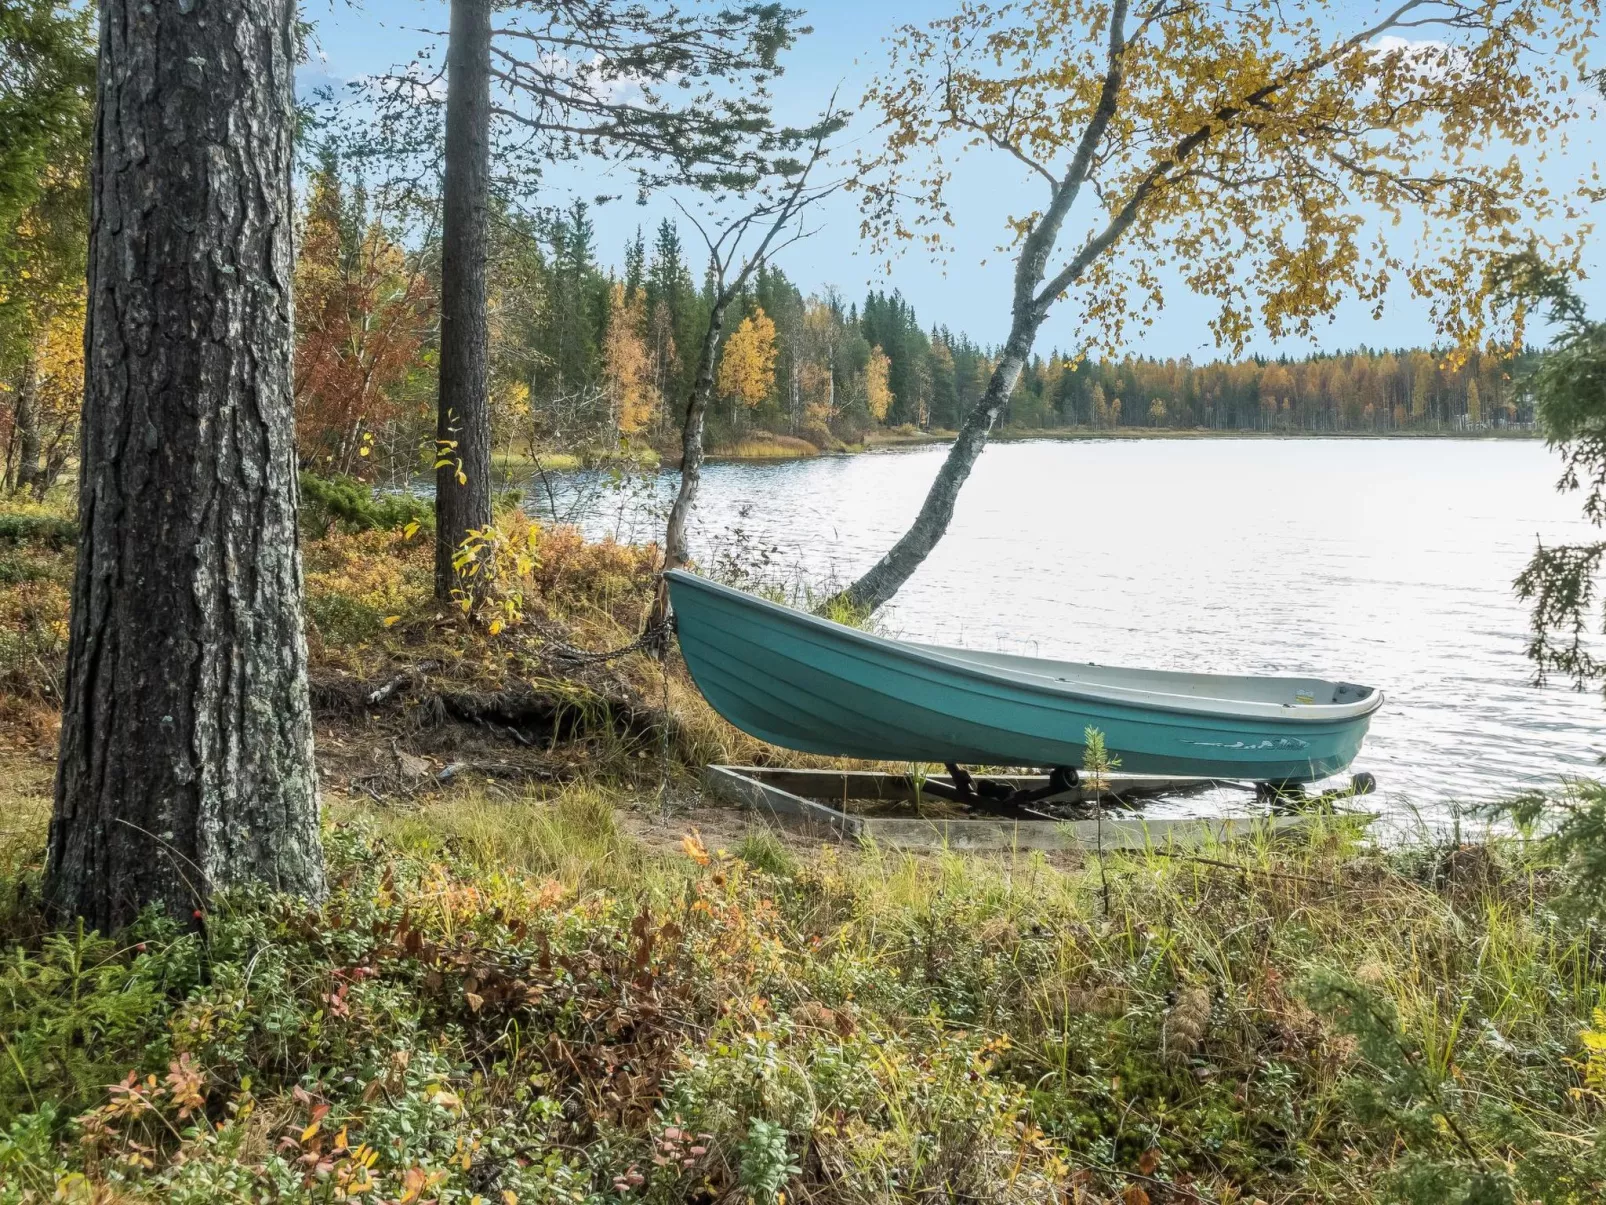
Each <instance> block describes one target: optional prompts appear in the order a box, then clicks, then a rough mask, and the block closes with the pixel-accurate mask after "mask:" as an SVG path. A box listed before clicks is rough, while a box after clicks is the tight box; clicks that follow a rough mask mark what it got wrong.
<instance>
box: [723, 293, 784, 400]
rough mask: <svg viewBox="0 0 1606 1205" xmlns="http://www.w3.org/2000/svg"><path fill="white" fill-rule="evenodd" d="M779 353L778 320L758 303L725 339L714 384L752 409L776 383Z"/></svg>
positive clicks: (729, 396) (724, 394)
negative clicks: (776, 341)
mask: <svg viewBox="0 0 1606 1205" xmlns="http://www.w3.org/2000/svg"><path fill="white" fill-rule="evenodd" d="M776 354H777V352H776V347H775V323H774V321H773V320H772V319H771V318H770V316H769V315H768V314H766V313H765V312H764V311H763V309H762V308H759V307H756V306H755V307H754V309H753V312H752V313H751V314H749V315H747V317H745V318H743V319H742V320H741V322H740V323H738V324H737V327H736V329H735V330H734V331H732V332H731V336H730V338H729V339H727V340H726V341H725V354H724V356H723V358H721V360H720V362H719V376H718V379H717V380H716V381H715V385H714V387H715V389H716V390H717V391H718V393H719V396H720V397H723V398H726V399H728V400H729V401H731V402H732V403H733V404H740V405H741V406H744V407H746V408H747V409H749V410H751V409H752V408H753V407H754V406H757V405H758V404H759V403H760V402H762V401H763V400H764V399H765V398H766V397H768V396H769V392H770V388H771V386H772V385H773V384H774V383H775V357H776Z"/></svg>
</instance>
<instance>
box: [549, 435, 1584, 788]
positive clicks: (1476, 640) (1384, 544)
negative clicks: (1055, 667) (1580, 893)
mask: <svg viewBox="0 0 1606 1205" xmlns="http://www.w3.org/2000/svg"><path fill="white" fill-rule="evenodd" d="M946 450H947V449H946V448H945V447H933V448H921V449H917V450H911V451H888V452H878V453H872V454H866V455H859V456H843V457H822V458H820V459H816V460H807V461H790V462H784V463H775V464H753V463H744V464H715V465H710V466H708V468H707V469H706V470H705V476H704V484H703V491H702V497H701V501H700V504H699V506H698V509H697V511H696V514H695V519H694V523H693V526H692V532H691V535H692V542H693V550H694V554H695V555H696V556H698V557H699V558H700V559H702V560H704V561H705V562H707V561H710V560H712V559H715V558H717V557H719V556H720V555H721V554H722V553H726V554H731V555H736V556H739V557H741V558H743V559H744V560H745V561H747V562H748V563H752V561H753V559H754V558H755V556H757V555H760V554H761V553H762V552H764V551H768V555H769V561H768V562H767V566H766V569H765V572H766V573H767V574H768V575H769V576H770V577H772V578H776V579H781V580H788V581H799V580H803V581H809V582H815V583H820V582H826V581H832V580H834V581H837V582H845V581H849V580H852V578H853V577H854V576H855V575H857V574H858V573H859V572H860V571H861V570H863V569H864V568H866V567H867V566H869V565H870V564H872V563H873V562H874V561H875V560H876V558H877V557H879V556H880V555H881V554H882V553H883V552H884V551H885V550H886V549H887V548H888V547H889V546H890V544H891V543H892V541H893V540H895V539H896V538H897V536H898V535H899V534H901V533H902V532H903V530H904V528H905V526H906V525H907V523H908V521H909V520H910V518H911V517H912V516H913V515H914V513H915V511H916V509H917V508H918V507H919V504H920V501H921V499H922V498H923V496H924V494H925V490H926V487H927V485H928V484H929V482H930V480H931V477H932V474H933V472H934V471H935V470H936V468H937V465H938V464H939V462H940V461H941V459H942V457H943V456H944V455H945V453H946ZM1558 475H1559V462H1558V460H1557V457H1556V455H1555V454H1554V453H1552V452H1550V451H1548V450H1547V449H1546V448H1545V447H1544V446H1543V445H1542V444H1540V443H1538V442H1537V441H1532V442H1530V441H1493V440H1484V441H1480V440H1376V439H1371V440H1368V439H1354V440H1349V439H1277V440H1271V439H1264V440H1262V439H1255V440H1231V439H1176V440H1086V441H1074V442H1071V441H1051V440H1042V441H1030V442H1018V443H999V444H994V445H992V446H991V447H989V448H988V449H987V450H986V452H985V453H984V454H983V455H982V457H981V460H980V462H979V463H978V464H977V466H976V470H975V472H974V474H973V475H972V476H971V479H970V481H969V482H968V483H967V484H966V486H965V488H964V491H963V492H962V493H961V495H960V499H959V507H958V511H957V513H956V514H955V516H954V521H953V525H952V526H951V527H950V529H949V531H948V535H947V537H946V538H945V539H944V540H943V541H942V543H941V544H939V545H938V547H937V550H936V551H935V552H934V553H933V554H932V556H931V558H930V559H929V560H928V561H927V562H926V564H925V565H924V566H923V567H922V568H921V569H920V571H919V572H918V573H917V574H916V575H915V577H914V578H913V579H912V580H911V581H910V582H909V584H908V585H906V586H905V587H904V588H903V590H902V592H901V593H900V594H899V595H898V597H897V599H896V600H895V602H894V605H893V606H892V607H891V608H890V609H889V610H888V612H887V613H886V614H885V615H884V617H883V618H882V621H881V630H882V631H883V632H885V633H887V634H889V635H897V636H904V637H908V638H911V639H919V640H929V641H937V642H941V643H946V644H956V645H963V646H966V647H970V648H979V649H999V650H1005V651H1010V652H1023V653H1027V654H1031V655H1042V656H1052V657H1057V658H1064V659H1069V660H1082V661H1098V662H1103V663H1105V664H1115V665H1134V666H1149V667H1154V668H1163V669H1179V670H1194V671H1206V672H1222V673H1250V674H1255V673H1266V674H1319V675H1323V676H1326V677H1332V678H1344V679H1348V680H1350V681H1354V682H1362V683H1366V684H1369V685H1374V686H1378V687H1381V688H1382V690H1383V691H1384V692H1385V694H1386V696H1387V702H1386V703H1385V705H1384V707H1383V710H1382V711H1381V712H1379V713H1378V715H1377V716H1376V718H1375V719H1374V721H1373V724H1372V729H1371V735H1370V736H1369V737H1368V739H1367V743H1366V746H1365V748H1364V750H1363V751H1362V754H1361V757H1360V759H1359V760H1358V761H1357V762H1356V765H1355V768H1356V769H1364V770H1370V771H1371V772H1372V773H1374V774H1375V775H1376V776H1377V779H1378V783H1379V788H1380V790H1381V791H1382V792H1384V793H1385V795H1386V796H1387V797H1388V798H1390V799H1391V800H1393V802H1394V803H1395V804H1397V805H1400V806H1401V807H1403V806H1404V805H1405V804H1407V803H1409V804H1410V805H1412V806H1414V807H1417V808H1420V809H1422V810H1423V811H1424V812H1425V813H1426V814H1427V815H1428V816H1429V817H1431V818H1434V819H1442V818H1443V817H1445V816H1446V815H1449V814H1450V813H1451V812H1452V810H1453V808H1452V805H1453V804H1454V803H1457V802H1461V801H1473V800H1480V799H1487V798H1490V797H1494V796H1499V795H1503V794H1509V793H1511V792H1512V791H1514V790H1516V789H1519V788H1522V787H1527V786H1553V785H1555V784H1556V783H1557V782H1558V780H1559V779H1561V778H1563V777H1566V776H1576V775H1580V774H1592V773H1598V772H1599V771H1598V770H1597V757H1598V756H1599V754H1600V752H1601V751H1602V748H1603V741H1602V739H1601V738H1602V735H1603V733H1606V706H1603V704H1602V701H1601V699H1600V698H1599V697H1598V696H1596V695H1594V694H1586V695H1579V694H1576V693H1574V692H1572V691H1571V690H1569V689H1567V688H1566V687H1565V686H1554V687H1549V688H1545V689H1538V688H1535V687H1533V686H1532V685H1530V671H1529V666H1528V663H1527V662H1526V660H1525V659H1524V657H1523V651H1522V650H1523V640H1524V633H1525V628H1526V621H1527V616H1526V613H1525V611H1524V609H1523V606H1522V605H1521V604H1520V603H1518V602H1517V601H1516V600H1515V599H1514V598H1513V596H1512V593H1511V581H1512V579H1513V578H1514V577H1516V575H1517V574H1518V572H1520V571H1521V569H1522V568H1523V566H1524V564H1525V563H1526V562H1527V559H1528V557H1529V556H1530V554H1531V553H1532V551H1533V548H1534V542H1535V539H1536V537H1538V538H1542V539H1543V540H1544V541H1545V542H1547V543H1550V542H1554V541H1565V540H1579V539H1588V538H1591V535H1590V533H1591V532H1592V531H1593V529H1592V528H1590V527H1589V526H1588V525H1587V524H1585V523H1584V522H1582V521H1581V520H1580V519H1579V518H1578V514H1579V507H1578V499H1577V497H1576V496H1573V497H1565V496H1561V495H1558V494H1557V493H1556V492H1555V489H1554V483H1555V480H1556V478H1557V476H1558ZM674 481H675V478H674V477H673V475H672V474H668V473H665V474H661V475H650V476H649V477H647V478H645V479H643V480H642V481H640V482H634V483H625V485H624V486H623V488H614V487H613V486H612V485H611V484H610V483H608V482H606V481H605V480H604V479H603V478H602V477H600V476H598V475H588V474H579V475H571V476H566V477H565V478H564V479H563V480H561V481H558V480H554V481H553V483H552V485H553V490H552V496H553V498H555V500H556V503H557V509H558V513H559V514H560V516H563V515H567V516H570V517H573V518H578V519H580V520H581V521H582V525H583V526H584V527H585V528H586V529H587V530H588V531H589V532H590V533H591V534H593V535H601V534H603V533H605V532H612V533H614V534H616V535H618V536H619V537H620V538H623V539H652V538H655V537H656V535H657V532H658V531H659V530H660V529H661V528H660V526H659V519H658V513H659V512H660V511H661V509H662V505H663V500H664V499H665V498H666V497H667V496H668V494H669V491H670V490H671V489H672V488H673V485H674ZM536 492H538V493H539V497H540V504H539V507H538V509H540V510H542V511H550V510H551V503H550V502H549V500H548V498H547V495H546V494H545V492H544V491H543V490H540V488H539V487H537V491H536Z"/></svg>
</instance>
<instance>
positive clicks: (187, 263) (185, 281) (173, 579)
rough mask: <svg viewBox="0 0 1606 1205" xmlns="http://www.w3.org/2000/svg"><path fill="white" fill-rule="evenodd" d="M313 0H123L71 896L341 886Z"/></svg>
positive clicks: (94, 338)
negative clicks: (318, 682)
mask: <svg viewBox="0 0 1606 1205" xmlns="http://www.w3.org/2000/svg"><path fill="white" fill-rule="evenodd" d="M294 21H295V4H294V2H293V0H192V2H189V3H182V4H180V3H168V2H167V0H161V2H158V3H152V2H151V0H101V8H100V70H99V84H98V87H99V98H98V116H97V120H96V130H95V144H94V157H93V163H92V169H91V194H92V205H91V217H90V252H89V316H88V329H87V332H86V336H85V348H86V359H85V395H84V411H83V451H82V466H83V467H82V470H81V477H80V483H79V502H78V507H79V510H78V517H79V525H80V536H79V545H78V560H77V568H76V574H75V578H74V582H73V607H72V627H71V635H70V639H69V644H68V652H67V674H66V685H65V696H66V697H65V701H64V704H65V705H64V708H63V715H62V731H61V753H60V762H59V766H58V770H57V777H56V799H55V813H54V816H53V818H52V820H51V825H50V844H49V855H48V864H47V869H46V892H47V897H48V901H49V904H50V906H51V908H52V910H53V912H54V913H55V914H56V915H57V916H58V917H68V916H72V915H78V916H82V917H83V918H84V919H85V920H86V921H88V922H89V923H90V924H91V925H94V926H96V927H97V928H101V929H110V928H114V927H116V926H119V925H121V924H124V923H126V922H128V921H130V920H132V919H133V918H134V916H135V915H136V914H137V913H138V912H139V911H140V909H141V908H142V907H143V906H145V905H146V904H149V903H152V902H156V903H159V904H160V905H161V906H162V907H164V908H165V909H166V910H167V911H168V912H170V913H172V914H174V915H177V916H180V917H182V918H184V919H185V920H186V921H189V920H190V919H191V918H192V916H198V915H202V914H201V913H200V911H199V910H201V909H203V908H204V907H205V900H206V898H207V896H208V895H209V894H210V893H211V892H212V891H213V890H215V889H218V888H222V887H226V886H229V885H231V884H238V883H244V882H254V883H263V884H266V885H267V886H268V887H270V888H273V889H276V890H281V891H287V892H293V893H296V894H300V895H303V896H309V897H314V896H317V895H319V894H321V892H322V890H323V857H322V850H321V848H320V844H319V837H318V793H317V781H316V777H315V774H314V769H313V761H312V715H311V709H310V707H309V704H308V698H307V651H306V641H305V639H304V635H303V631H302V626H301V600H302V576H301V556H300V552H299V550H298V548H297V545H296V502H297V498H296V458H295V447H294V443H293V438H292V437H293V430H292V417H291V416H292V409H291V393H292V390H291V269H292V248H291V221H292V216H293V214H292V208H291V194H290V178H291V168H292V162H291V159H292V151H291V137H292V132H293V128H294V111H293V97H294V93H293V79H294V73H295V35H294Z"/></svg>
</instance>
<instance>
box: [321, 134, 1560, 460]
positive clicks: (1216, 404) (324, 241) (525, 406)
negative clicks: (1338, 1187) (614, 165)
mask: <svg viewBox="0 0 1606 1205" xmlns="http://www.w3.org/2000/svg"><path fill="white" fill-rule="evenodd" d="M305 194H306V195H305V201H304V202H303V205H302V210H301V216H300V223H301V229H300V242H299V247H300V255H299V258H298V262H297V280H296V288H297V310H298V332H297V339H298V342H297V356H296V368H297V372H296V408H297V427H298V439H299V442H300V446H301V449H302V453H303V457H304V458H305V459H306V460H307V461H308V462H309V463H311V464H314V465H318V466H321V467H323V468H325V469H326V470H334V471H338V472H342V473H354V474H359V475H360V474H361V473H362V470H363V469H364V468H365V467H367V465H377V464H380V463H387V464H390V465H392V466H396V467H405V466H409V465H412V464H413V463H415V462H416V460H417V458H418V456H419V455H420V449H421V448H422V447H425V446H426V445H427V444H428V442H429V440H430V437H431V433H430V431H429V429H428V428H429V423H430V415H431V413H432V411H431V405H432V400H433V397H434V389H435V385H434V371H435V351H436V349H435V341H436V327H437V323H438V316H437V309H436V297H435V289H436V285H435V281H436V279H437V272H438V260H439V243H438V239H436V238H435V236H434V230H435V216H434V213H433V209H432V207H431V205H430V204H429V203H428V202H424V203H420V202H419V201H418V200H417V199H416V197H412V196H410V195H403V194H398V193H393V191H392V190H389V189H387V188H383V187H381V188H377V189H370V188H368V187H367V186H366V185H365V184H364V183H363V182H362V180H361V178H360V177H359V176H357V175H355V174H353V173H351V172H348V171H345V170H343V169H342V167H341V165H340V164H339V163H338V162H337V161H336V160H334V159H333V158H328V157H326V158H325V159H323V160H322V161H321V162H320V164H319V165H318V167H317V168H316V169H315V170H314V171H313V172H312V173H311V175H310V178H309V180H308V183H307V187H306V189H305ZM491 244H492V245H491V270H490V294H491V297H490V310H491V333H490V341H491V410H492V416H493V425H494V428H495V432H496V443H497V446H498V448H499V449H502V450H506V451H515V452H524V451H530V450H576V449H585V450H592V451H600V450H603V449H606V448H609V447H612V446H615V445H616V444H617V442H618V441H619V440H626V441H633V442H639V443H647V444H653V445H657V446H665V447H667V446H668V445H669V444H670V443H672V441H673V437H674V434H675V431H676V430H677V419H676V415H675V413H674V410H675V407H676V406H677V404H678V401H677V399H683V398H685V397H686V396H687V393H688V391H689V388H690V385H691V374H692V373H693V371H694V370H695V362H694V361H695V349H696V347H697V345H698V341H699V339H700V337H701V334H702V332H703V330H704V329H705V328H706V325H707V322H708V309H709V305H710V303H711V289H712V283H711V280H710V278H709V275H708V273H707V271H706V268H705V266H704V265H702V264H701V263H699V261H698V259H697V257H696V256H695V255H694V254H693V253H692V250H691V248H690V245H689V244H688V243H687V241H685V240H684V239H683V237H682V233H681V230H680V228H679V227H678V226H677V224H676V223H675V222H673V221H671V220H669V219H665V220H663V221H661V222H660V223H659V224H658V225H657V227H655V228H654V229H652V230H651V231H650V232H649V231H646V230H638V231H637V233H636V234H635V236H634V237H633V238H631V239H630V240H629V241H628V242H627V244H626V245H625V247H624V248H623V254H622V257H621V258H622V267H618V268H616V267H610V266H608V265H606V264H605V263H604V262H603V257H602V255H601V252H600V250H599V248H598V246H597V241H596V232H595V226H594V222H593V218H592V210H591V207H590V206H588V205H587V204H586V203H585V202H584V201H578V200H577V201H574V202H572V203H570V204H569V205H568V206H566V207H564V208H562V209H557V210H551V211H540V212H537V213H534V214H530V213H525V212H521V211H517V210H513V209H508V208H503V209H500V210H499V211H498V212H497V213H496V215H495V220H494V221H493V222H492V227H491ZM727 329H728V331H729V334H728V336H727V338H726V340H725V343H724V345H723V348H722V351H721V356H720V363H719V370H718V373H717V376H716V383H715V396H714V405H713V407H712V410H711V413H710V415H709V428H710V435H711V437H712V440H713V442H714V444H715V445H716V446H719V445H726V446H730V445H733V444H740V443H741V442H742V441H743V440H752V439H755V438H759V439H762V438H765V437H769V436H785V437H794V438H798V439H803V440H806V441H808V442H809V443H811V444H813V445H815V446H816V447H821V448H830V447H834V446H839V445H841V444H845V443H846V444H852V443H856V442H858V441H861V440H862V439H863V438H864V437H865V436H866V434H868V433H870V432H872V431H876V430H885V429H919V430H923V431H942V430H951V429H953V428H954V427H956V426H957V425H958V424H959V422H960V420H961V418H962V416H963V415H964V414H965V413H966V412H967V411H968V410H969V409H970V408H971V407H972V406H974V405H975V404H976V402H977V400H978V399H979V398H980V397H981V395H982V392H983V391H984V390H985V389H986V387H987V382H988V380H989V378H990V377H991V375H992V373H993V370H994V368H995V366H996V363H997V353H996V351H995V350H993V349H991V348H988V347H986V346H983V345H981V344H979V343H977V342H976V341H975V340H974V339H972V338H971V337H970V336H969V335H968V334H965V333H962V332H954V331H952V330H950V329H948V328H947V327H945V326H934V327H925V326H922V324H921V323H920V321H919V318H918V316H917V314H916V312H915V309H914V307H913V305H911V304H910V303H909V301H908V300H907V299H905V298H904V297H903V296H902V295H901V294H900V293H899V292H898V291H896V290H894V291H892V292H890V293H888V292H886V291H883V290H872V291H870V292H869V293H868V294H867V295H866V296H865V297H864V298H863V299H862V300H855V301H849V300H847V299H845V298H844V297H843V296H842V295H841V294H840V293H838V292H836V291H834V290H831V291H828V292H827V293H826V294H825V295H824V296H813V295H807V296H806V295H805V294H804V293H803V292H802V291H801V290H800V289H799V288H798V287H797V286H796V285H795V284H793V282H792V281H791V280H790V279H788V277H787V276H786V274H785V272H784V271H783V270H782V269H781V268H779V267H777V266H774V265H765V266H764V267H762V268H761V269H760V270H759V271H758V272H757V273H756V274H755V275H754V277H753V279H752V283H751V286H750V287H749V288H747V289H745V290H744V291H743V292H742V294H741V295H740V296H739V297H738V299H737V301H736V303H735V304H734V305H733V307H732V312H731V313H730V314H729V315H728V316H727ZM1514 368H1515V365H1513V364H1512V363H1511V362H1510V361H1501V360H1498V359H1496V358H1494V357H1491V356H1486V355H1484V356H1478V355H1475V356H1472V357H1471V358H1469V359H1466V360H1464V361H1463V360H1457V359H1455V358H1453V357H1450V356H1448V355H1444V354H1439V353H1435V352H1433V351H1428V350H1421V349H1415V350H1410V349H1400V350H1393V351H1377V350H1371V349H1367V348H1361V349H1359V350H1357V351H1353V352H1344V353H1337V354H1330V353H1318V354H1312V355H1310V356H1307V357H1304V358H1302V359H1297V360H1296V359H1293V358H1290V357H1286V356H1284V357H1280V358H1277V359H1268V358H1265V357H1256V358H1252V359H1245V360H1239V361H1220V360H1218V361H1211V362H1209V363H1205V364H1196V363H1194V362H1193V361H1192V360H1190V359H1188V358H1186V357H1184V358H1180V359H1165V360H1160V359H1155V358H1150V357H1136V356H1133V357H1127V358H1124V359H1120V360H1113V359H1097V360H1092V359H1077V358H1075V357H1072V356H1068V355H1066V354H1064V353H1062V352H1059V351H1054V352H1051V353H1050V354H1048V355H1047V356H1046V357H1045V356H1035V357H1033V358H1032V359H1031V360H1029V361H1028V362H1027V364H1026V365H1025V367H1024V368H1023V369H1022V371H1021V374H1020V378H1019V380H1018V382H1017V384H1016V386H1015V389H1014V391H1013V393H1012V394H1011V396H1010V401H1009V404H1008V406H1007V407H1006V409H1005V411H1004V414H1003V422H1004V423H1005V424H1006V425H1008V426H1010V427H1013V428H1016V429H1026V430H1034V429H1039V430H1051V429H1063V428H1068V427H1081V428H1090V429H1113V428H1118V427H1151V428H1163V429H1198V428H1205V429H1210V430H1229V431H1289V432H1301V431H1307V432H1341V431H1354V432H1387V431H1424V430H1426V431H1455V430H1470V429H1488V428H1494V427H1507V426H1513V425H1524V424H1528V423H1530V422H1531V421H1532V407H1531V405H1530V404H1529V402H1528V401H1527V399H1526V398H1525V397H1524V395H1523V394H1522V392H1521V391H1520V390H1518V389H1516V388H1514V387H1513V384H1512V374H1513V370H1514Z"/></svg>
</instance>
